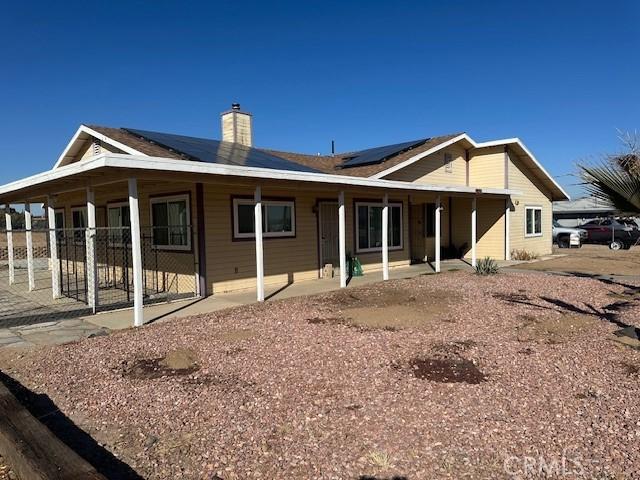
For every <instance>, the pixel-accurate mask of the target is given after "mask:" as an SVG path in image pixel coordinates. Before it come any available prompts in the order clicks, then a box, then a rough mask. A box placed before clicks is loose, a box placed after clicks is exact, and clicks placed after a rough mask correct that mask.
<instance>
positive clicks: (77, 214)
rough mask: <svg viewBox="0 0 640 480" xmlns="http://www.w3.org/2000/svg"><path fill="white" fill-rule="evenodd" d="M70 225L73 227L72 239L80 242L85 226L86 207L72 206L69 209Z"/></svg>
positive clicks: (83, 235)
mask: <svg viewBox="0 0 640 480" xmlns="http://www.w3.org/2000/svg"><path fill="white" fill-rule="evenodd" d="M71 226H72V228H73V241H74V242H76V243H82V242H83V241H84V238H85V231H86V228H87V207H73V208H72V209H71Z"/></svg>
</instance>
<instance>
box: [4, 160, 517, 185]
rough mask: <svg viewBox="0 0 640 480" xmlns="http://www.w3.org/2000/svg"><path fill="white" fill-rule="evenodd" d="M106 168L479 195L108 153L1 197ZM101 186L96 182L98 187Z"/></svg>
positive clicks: (48, 174)
mask: <svg viewBox="0 0 640 480" xmlns="http://www.w3.org/2000/svg"><path fill="white" fill-rule="evenodd" d="M103 168H123V169H128V170H136V169H140V170H149V171H155V172H174V173H194V174H205V175H219V176H233V177H243V178H257V179H265V180H287V181H299V182H309V183H319V184H332V185H345V186H352V187H373V188H386V189H391V190H401V191H415V192H442V193H460V194H476V193H478V192H477V189H476V188H475V187H466V186H460V185H429V184H416V183H409V182H401V181H393V180H379V179H373V178H366V177H350V176H346V175H334V174H329V173H313V172H293V171H290V170H277V169H272V168H260V167H245V166H239V165H223V164H215V163H204V162H193V161H190V160H177V159H174V158H162V157H150V156H144V157H140V156H134V155H123V154H117V153H105V154H101V155H98V156H97V157H92V158H90V159H87V160H84V161H82V162H77V163H72V164H71V165H65V166H62V167H59V168H57V169H55V170H49V171H47V172H43V173H39V174H37V175H33V176H30V177H27V178H24V179H21V180H16V181H14V182H10V183H7V184H5V185H2V186H0V195H7V194H10V193H14V192H17V191H19V190H22V189H25V188H29V187H33V186H36V185H41V184H43V183H46V182H51V181H55V180H60V179H64V178H67V177H70V176H73V175H79V174H83V173H87V172H92V171H95V170H98V169H103ZM97 184H99V182H95V185H97ZM480 193H481V194H486V195H500V196H508V195H521V194H522V192H519V191H516V190H507V189H504V188H483V189H482V190H481V192H480Z"/></svg>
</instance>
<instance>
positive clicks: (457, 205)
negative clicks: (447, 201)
mask: <svg viewBox="0 0 640 480" xmlns="http://www.w3.org/2000/svg"><path fill="white" fill-rule="evenodd" d="M471 205H472V200H471V198H460V197H457V198H454V199H453V201H452V207H451V215H452V227H453V231H452V237H453V245H454V246H455V247H456V248H458V249H462V253H463V255H464V256H465V257H467V258H470V257H471ZM505 209H506V204H505V201H504V200H502V199H490V198H478V200H477V204H476V215H477V216H476V222H477V223H476V235H477V237H476V255H477V258H483V257H491V258H493V259H495V260H504V258H505V255H504V254H505V243H504V240H505V218H504V217H505V216H504V213H505Z"/></svg>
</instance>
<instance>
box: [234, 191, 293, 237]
mask: <svg viewBox="0 0 640 480" xmlns="http://www.w3.org/2000/svg"><path fill="white" fill-rule="evenodd" d="M254 207H255V202H254V201H253V200H252V199H249V198H234V199H233V237H234V238H254V237H255V233H254V232H255V226H254V220H255V216H254ZM262 232H263V234H264V236H265V237H295V236H296V215H295V203H294V202H293V201H291V200H263V201H262Z"/></svg>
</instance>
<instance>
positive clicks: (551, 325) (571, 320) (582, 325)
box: [516, 313, 599, 344]
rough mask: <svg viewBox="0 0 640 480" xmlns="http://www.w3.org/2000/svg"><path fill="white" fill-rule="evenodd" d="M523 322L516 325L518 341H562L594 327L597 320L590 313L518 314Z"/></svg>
mask: <svg viewBox="0 0 640 480" xmlns="http://www.w3.org/2000/svg"><path fill="white" fill-rule="evenodd" d="M518 318H519V319H520V320H523V321H524V322H523V323H522V324H521V325H520V326H518V327H516V332H517V333H516V334H517V338H518V341H520V342H544V343H551V344H553V343H564V342H565V341H568V340H570V339H571V338H572V337H574V336H577V335H579V334H582V333H585V332H588V331H589V330H592V329H594V328H595V327H596V326H597V324H598V323H599V320H598V319H597V318H594V317H593V316H591V315H580V314H570V313H560V314H559V315H558V314H548V315H544V316H542V317H535V316H533V315H528V314H524V315H519V316H518Z"/></svg>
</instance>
